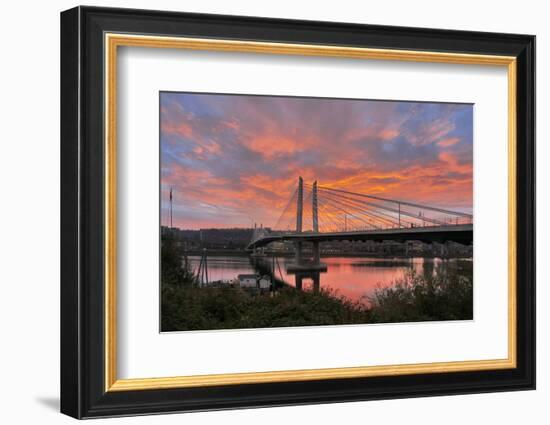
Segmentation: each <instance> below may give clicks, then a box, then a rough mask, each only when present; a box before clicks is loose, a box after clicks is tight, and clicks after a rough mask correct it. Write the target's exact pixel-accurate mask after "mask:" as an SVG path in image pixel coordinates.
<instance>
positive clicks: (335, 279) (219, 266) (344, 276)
mask: <svg viewBox="0 0 550 425" xmlns="http://www.w3.org/2000/svg"><path fill="white" fill-rule="evenodd" d="M189 261H190V264H191V267H192V268H193V269H194V270H195V271H196V270H197V268H198V265H199V262H200V257H198V256H191V257H189ZM293 261H294V259H292V258H275V259H273V258H271V257H270V258H259V259H253V258H250V257H245V256H243V257H230V256H209V257H208V274H209V276H208V277H209V281H219V280H232V279H235V278H236V277H237V275H239V274H244V273H259V274H262V275H264V274H268V275H270V276H272V277H273V275H274V277H275V280H277V281H281V280H282V281H284V283H285V284H288V285H291V286H296V284H297V282H296V276H295V275H292V274H288V273H287V272H286V264H287V263H291V262H293ZM321 261H322V262H323V263H325V264H326V265H327V267H328V270H327V271H326V272H325V273H321V274H320V276H319V284H320V287H321V288H331V289H333V290H335V291H337V292H338V293H339V294H340V295H344V296H345V297H347V298H349V299H351V300H354V301H361V300H363V301H365V297H368V296H370V295H372V293H373V291H374V290H375V289H376V288H377V287H378V286H381V287H384V286H391V285H392V284H393V283H394V282H395V281H396V280H399V279H401V278H402V277H403V276H404V275H405V274H406V273H408V272H410V271H411V270H413V271H414V272H415V273H421V274H425V275H429V274H433V273H436V266H437V265H441V266H443V267H444V266H445V264H446V263H447V262H453V261H456V260H452V259H451V260H441V259H439V258H369V257H328V258H322V260H321ZM313 282H314V278H313V276H307V275H306V276H305V277H304V278H303V280H302V288H303V289H305V290H310V289H311V288H312V287H313V284H314V283H313Z"/></svg>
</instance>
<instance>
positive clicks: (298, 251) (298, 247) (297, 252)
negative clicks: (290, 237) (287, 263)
mask: <svg viewBox="0 0 550 425" xmlns="http://www.w3.org/2000/svg"><path fill="white" fill-rule="evenodd" d="M294 258H295V260H296V264H302V242H296V243H295V244H294Z"/></svg>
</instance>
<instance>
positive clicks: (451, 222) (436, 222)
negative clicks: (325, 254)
mask: <svg viewBox="0 0 550 425" xmlns="http://www.w3.org/2000/svg"><path fill="white" fill-rule="evenodd" d="M472 239H473V216H472V215H471V214H469V213H466V212H460V211H451V210H448V209H443V208H438V207H432V206H428V205H422V204H418V203H414V202H409V201H398V200H393V199H388V198H383V197H380V196H375V195H369V194H363V193H356V192H351V191H348V190H343V189H339V188H335V187H329V186H322V185H318V184H317V182H316V181H315V182H314V183H313V184H304V181H303V179H302V177H300V178H299V179H298V185H297V187H296V190H295V191H294V193H293V195H292V196H291V198H290V199H289V201H288V204H287V206H286V208H285V209H284V210H283V212H282V213H281V216H280V217H279V220H278V221H277V223H276V224H275V225H274V226H273V227H272V228H271V229H269V230H268V229H266V228H257V229H255V230H254V233H253V236H252V240H251V241H250V243H249V245H248V249H249V250H254V251H256V250H258V249H260V248H262V247H265V246H266V245H268V244H270V243H272V242H282V241H292V242H294V247H295V255H296V264H295V267H296V269H304V270H305V269H307V270H311V269H323V268H325V269H326V266H324V267H323V265H322V264H321V263H320V252H319V243H320V242H327V241H368V240H372V241H386V240H391V241H399V242H405V241H408V240H415V241H421V242H425V243H432V242H439V243H444V242H447V241H453V242H457V243H461V244H465V245H469V244H471V243H472ZM304 242H307V243H312V252H313V259H312V261H304V259H303V258H302V244H303V243H304Z"/></svg>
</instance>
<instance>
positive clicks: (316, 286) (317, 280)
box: [311, 273, 321, 292]
mask: <svg viewBox="0 0 550 425" xmlns="http://www.w3.org/2000/svg"><path fill="white" fill-rule="evenodd" d="M311 279H312V280H313V292H319V290H320V289H321V276H320V274H319V273H314V274H313V276H311Z"/></svg>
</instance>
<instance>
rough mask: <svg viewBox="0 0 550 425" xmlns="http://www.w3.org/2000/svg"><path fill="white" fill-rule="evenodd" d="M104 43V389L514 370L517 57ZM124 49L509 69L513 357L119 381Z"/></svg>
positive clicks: (202, 42) (153, 39)
mask: <svg viewBox="0 0 550 425" xmlns="http://www.w3.org/2000/svg"><path fill="white" fill-rule="evenodd" d="M104 43H105V44H104V46H105V87H104V90H105V134H104V137H105V140H104V143H105V188H104V189H105V235H104V236H105V276H104V277H105V391H131V390H150V389H161V388H162V389H166V388H182V387H200V386H213V385H236V384H253V383H269V382H285V381H309V380H320V379H337V378H358V377H374V376H390V375H410V374H416V373H447V372H459V371H481V370H496V369H510V368H515V367H516V364H517V359H516V330H517V329H516V328H517V323H516V308H517V305H516V285H517V282H516V252H517V245H516V199H517V198H516V84H517V77H516V58H515V57H513V56H493V55H477V54H461V53H444V52H425V51H410V50H393V49H370V48H358V47H340V46H328V45H307V44H287V43H267V42H256V41H235V40H215V39H200V38H179V37H161V36H149V35H128V34H116V33H106V34H105V39H104ZM120 46H132V47H149V48H170V49H190V50H209V51H229V52H241V53H242V52H248V53H263V54H282V55H302V56H325V57H342V58H356V59H376V60H398V61H406V62H436V63H451V64H469V65H494V66H504V67H506V68H507V72H508V357H507V358H505V359H495V360H469V361H454V362H435V363H418V364H399V365H382V366H361V367H343V368H326V369H304V370H287V371H269V372H252V373H229V374H214V375H192V376H175V377H164V378H155V377H152V378H138V379H135V378H132V379H118V378H117V372H116V362H117V351H116V347H117V338H116V335H117V324H116V276H117V274H116V265H117V256H116V248H117V243H116V234H117V229H116V209H117V204H116V199H117V198H116V187H117V181H116V163H117V158H116V143H117V142H116V136H117V131H116V127H117V125H116V123H117V118H116V117H117V110H116V106H117V51H118V47H120Z"/></svg>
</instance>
